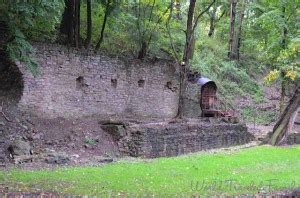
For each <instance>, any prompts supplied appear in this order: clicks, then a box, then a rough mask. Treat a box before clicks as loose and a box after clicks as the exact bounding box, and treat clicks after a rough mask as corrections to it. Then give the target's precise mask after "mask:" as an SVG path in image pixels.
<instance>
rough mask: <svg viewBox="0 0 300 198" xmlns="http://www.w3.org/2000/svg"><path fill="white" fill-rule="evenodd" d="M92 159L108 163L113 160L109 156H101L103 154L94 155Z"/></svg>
mask: <svg viewBox="0 0 300 198" xmlns="http://www.w3.org/2000/svg"><path fill="white" fill-rule="evenodd" d="M94 160H95V161H96V162H98V163H110V162H113V161H114V160H113V158H111V157H103V156H94Z"/></svg>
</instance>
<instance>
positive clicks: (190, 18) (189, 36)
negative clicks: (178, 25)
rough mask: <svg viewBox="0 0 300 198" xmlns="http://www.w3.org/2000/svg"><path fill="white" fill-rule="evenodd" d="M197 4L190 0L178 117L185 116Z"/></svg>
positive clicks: (181, 68)
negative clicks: (188, 72) (187, 75)
mask: <svg viewBox="0 0 300 198" xmlns="http://www.w3.org/2000/svg"><path fill="white" fill-rule="evenodd" d="M195 6H196V0H190V6H189V11H188V18H187V26H186V41H185V48H184V54H183V64H181V67H180V89H179V103H178V112H177V115H176V117H177V118H182V117H183V109H184V96H185V91H186V86H187V78H186V73H187V71H188V68H189V60H190V57H191V47H192V41H193V18H194V11H195Z"/></svg>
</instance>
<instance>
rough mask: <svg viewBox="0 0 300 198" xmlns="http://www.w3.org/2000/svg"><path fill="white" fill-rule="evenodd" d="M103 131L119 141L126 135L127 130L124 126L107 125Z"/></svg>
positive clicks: (103, 127) (102, 127)
mask: <svg viewBox="0 0 300 198" xmlns="http://www.w3.org/2000/svg"><path fill="white" fill-rule="evenodd" d="M101 129H103V130H104V131H106V132H107V133H109V134H111V135H112V137H113V138H114V139H115V140H119V139H121V138H122V137H124V136H125V135H126V130H125V127H124V125H122V124H105V125H102V126H101Z"/></svg>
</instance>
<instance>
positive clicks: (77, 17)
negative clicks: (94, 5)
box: [74, 0, 80, 47]
mask: <svg viewBox="0 0 300 198" xmlns="http://www.w3.org/2000/svg"><path fill="white" fill-rule="evenodd" d="M74 13H75V17H74V25H75V26H74V32H75V34H74V41H75V47H79V44H80V0H75V12H74Z"/></svg>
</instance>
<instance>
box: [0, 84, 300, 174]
mask: <svg viewBox="0 0 300 198" xmlns="http://www.w3.org/2000/svg"><path fill="white" fill-rule="evenodd" d="M19 94H20V91H19V90H13V89H9V91H5V92H3V91H2V92H1V91H0V106H1V108H2V109H1V110H2V111H1V112H2V113H0V151H1V152H0V167H7V166H12V165H14V164H17V166H20V167H28V168H39V167H48V166H49V167H52V166H53V165H54V166H56V165H60V164H65V163H67V164H69V165H97V164H99V163H102V162H103V163H105V162H111V161H113V160H114V159H117V158H119V157H121V156H120V153H119V150H118V145H117V144H116V142H114V140H113V138H112V137H111V135H110V134H108V133H106V132H104V131H103V130H102V129H101V127H100V122H101V120H99V119H98V118H97V117H86V118H80V119H66V118H54V119H40V118H38V117H35V116H32V115H29V114H27V113H26V112H21V111H20V110H19V109H18V107H17V103H18V100H19V98H20V95H19ZM264 94H265V96H266V100H265V102H264V103H261V104H259V106H258V108H261V109H265V110H266V111H276V112H277V111H278V90H276V88H266V89H265V90H264ZM237 103H238V109H240V108H242V107H243V106H246V105H254V104H253V102H252V101H251V100H250V99H249V98H240V99H239V100H238V101H237ZM274 124H275V120H274V122H272V123H270V124H267V125H256V124H254V123H247V126H248V130H249V132H251V133H252V134H254V135H255V137H256V140H257V141H261V140H262V139H263V138H264V137H265V136H266V134H267V133H268V132H270V131H272V128H273V125H274ZM294 130H295V131H300V126H299V125H298V126H297V128H295V129H294ZM16 140H22V141H25V142H28V144H29V145H28V146H27V147H30V151H28V152H30V155H31V157H29V158H26V157H25V158H24V157H23V156H21V157H18V156H13V155H11V153H10V152H9V150H8V148H9V146H10V145H11V144H13V143H14V142H15V141H16ZM25 150H26V146H25ZM45 161H48V163H45ZM26 162H34V163H26Z"/></svg>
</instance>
